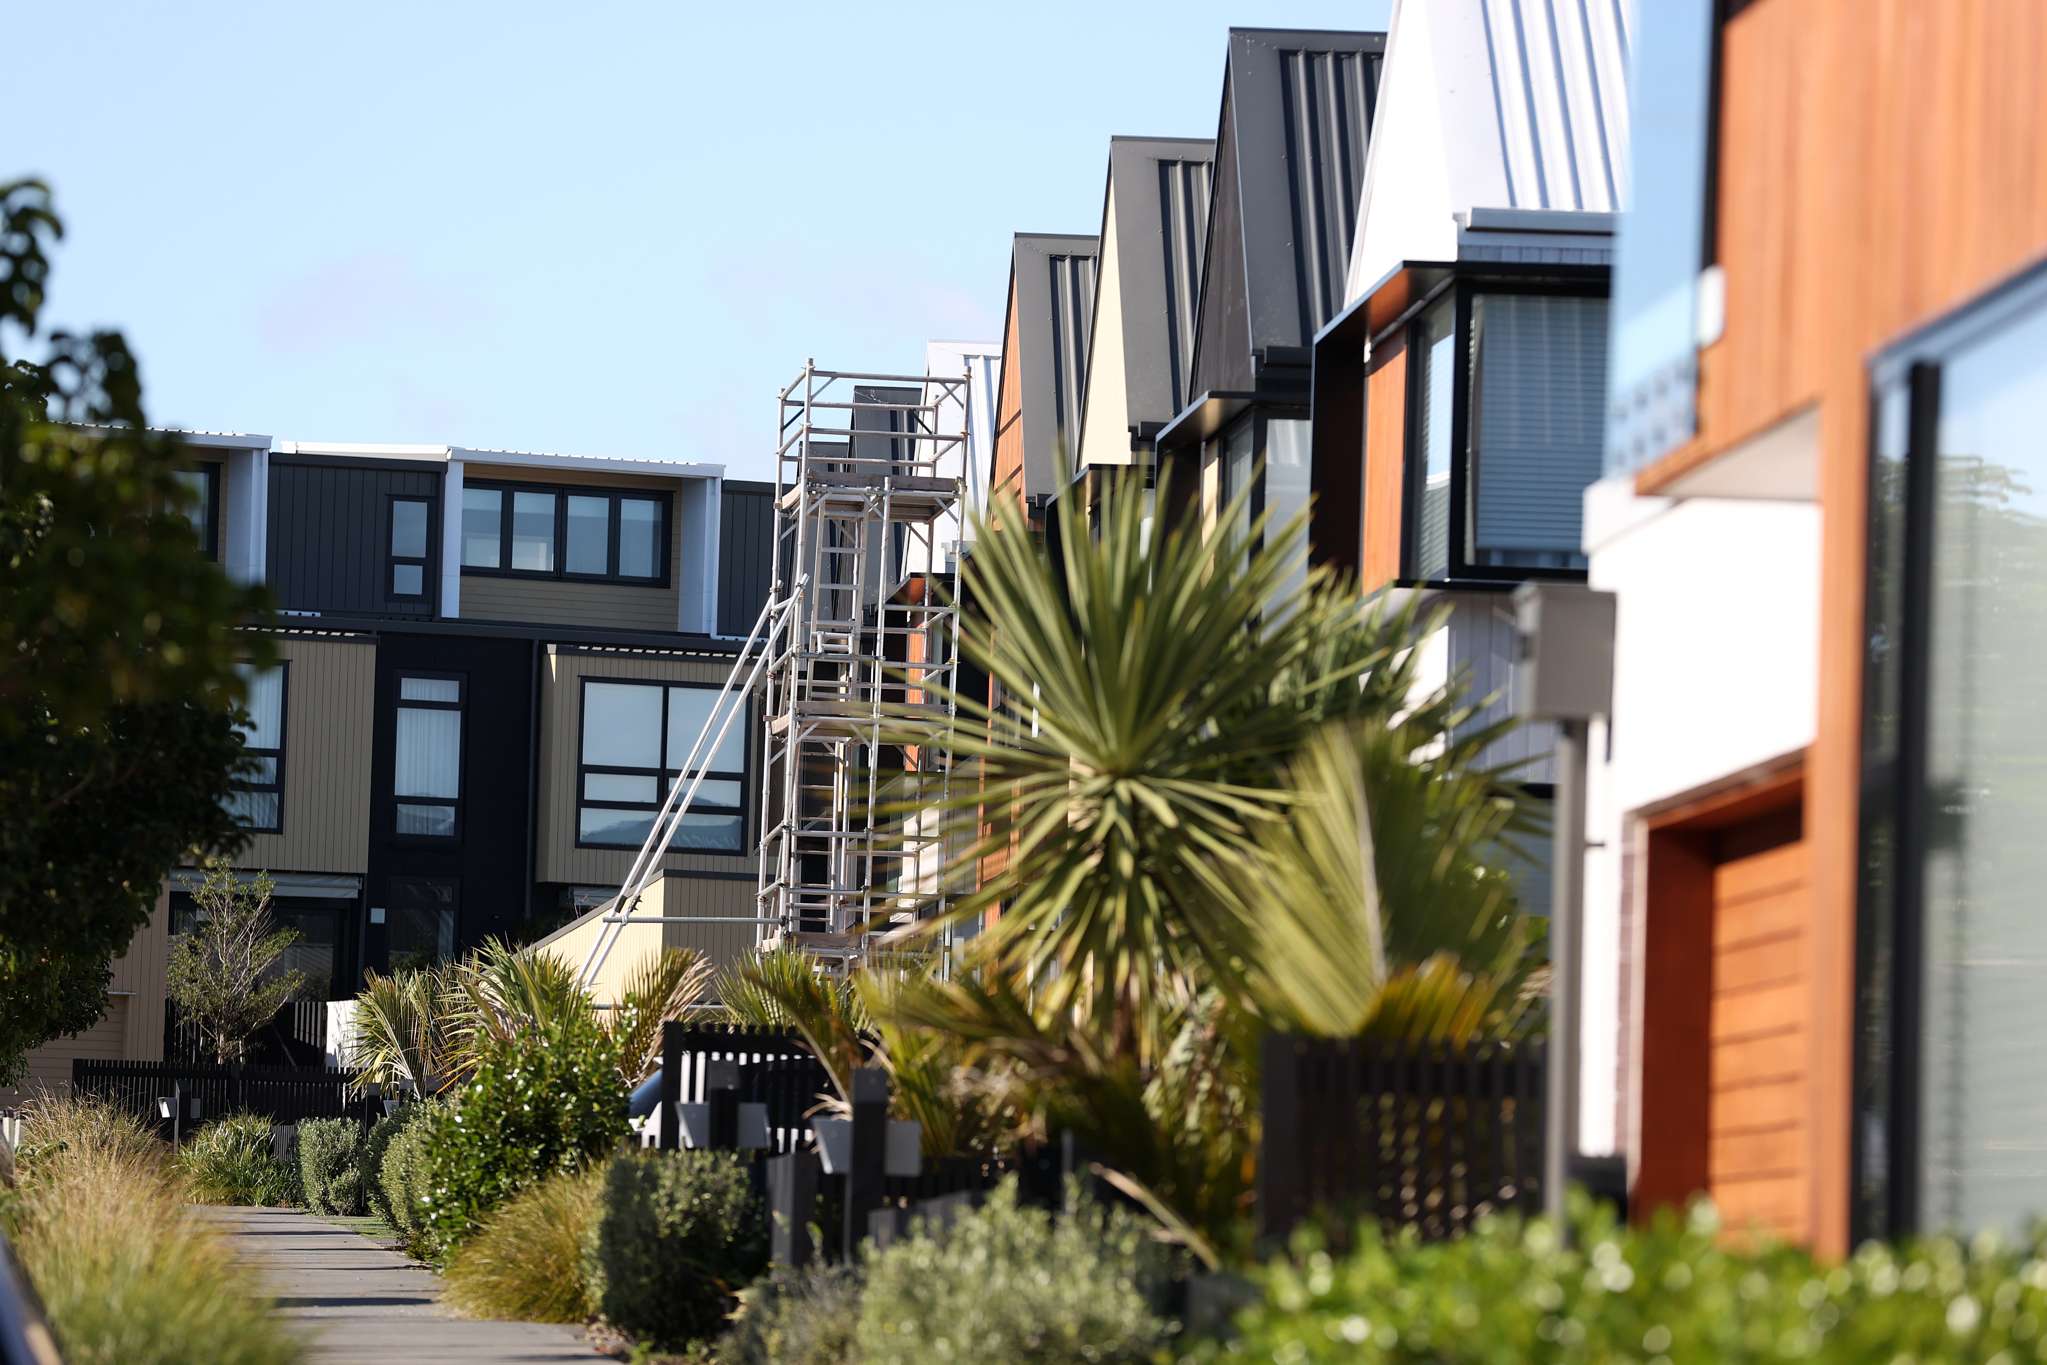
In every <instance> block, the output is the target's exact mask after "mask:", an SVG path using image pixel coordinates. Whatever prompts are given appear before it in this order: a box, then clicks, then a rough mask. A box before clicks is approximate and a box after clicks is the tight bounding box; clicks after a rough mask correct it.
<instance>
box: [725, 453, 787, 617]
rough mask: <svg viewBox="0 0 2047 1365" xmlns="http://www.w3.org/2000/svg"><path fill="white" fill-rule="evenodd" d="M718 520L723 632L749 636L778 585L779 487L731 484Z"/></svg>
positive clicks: (741, 483)
mask: <svg viewBox="0 0 2047 1365" xmlns="http://www.w3.org/2000/svg"><path fill="white" fill-rule="evenodd" d="M718 518H719V523H720V531H719V537H720V538H719V542H718V633H719V634H720V635H744V634H746V633H747V632H748V631H750V630H752V629H753V623H754V621H755V619H756V618H758V617H759V616H760V614H761V607H762V605H763V604H765V603H766V602H767V600H768V590H769V588H771V587H772V586H773V580H774V574H773V563H772V560H773V556H774V550H775V546H774V540H775V486H774V485H773V484H771V483H750V482H741V481H738V480H734V479H727V480H726V481H725V497H724V501H723V503H722V504H721V505H720V507H719V512H718Z"/></svg>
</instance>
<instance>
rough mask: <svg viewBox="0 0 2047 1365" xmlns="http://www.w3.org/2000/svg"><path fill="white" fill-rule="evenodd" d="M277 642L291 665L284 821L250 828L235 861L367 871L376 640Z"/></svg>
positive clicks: (269, 867)
mask: <svg viewBox="0 0 2047 1365" xmlns="http://www.w3.org/2000/svg"><path fill="white" fill-rule="evenodd" d="M277 644H278V654H279V657H280V658H281V659H282V660H283V661H284V662H285V663H286V664H287V665H288V668H287V670H286V675H285V697H284V811H283V820H282V823H283V826H284V828H283V830H282V832H280V833H277V834H256V835H252V836H250V838H249V842H248V843H247V844H245V845H244V846H243V848H242V851H241V852H240V853H238V854H237V855H236V856H235V859H234V862H235V865H236V866H237V867H245V868H252V869H261V870H266V871H272V872H354V873H364V872H367V871H368V870H369V842H370V753H371V750H372V749H373V748H374V746H375V741H376V681H377V650H376V643H375V641H374V640H372V639H370V638H369V637H367V636H363V637H359V638H350V639H311V638H299V637H292V636H280V637H278V641H277Z"/></svg>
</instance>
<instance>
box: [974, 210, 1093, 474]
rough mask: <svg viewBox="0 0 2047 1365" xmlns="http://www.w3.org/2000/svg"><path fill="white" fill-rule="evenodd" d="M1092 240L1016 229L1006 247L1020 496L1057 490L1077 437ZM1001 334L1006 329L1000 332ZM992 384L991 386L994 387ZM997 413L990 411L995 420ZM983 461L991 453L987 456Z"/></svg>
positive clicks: (1007, 359)
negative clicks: (1020, 465)
mask: <svg viewBox="0 0 2047 1365" xmlns="http://www.w3.org/2000/svg"><path fill="white" fill-rule="evenodd" d="M1099 244H1100V239H1099V238H1095V237H1089V236H1082V235H1079V234H1072V233H1054V232H1019V233H1018V234H1016V239H1015V242H1014V244H1013V246H1012V248H1011V253H1010V265H1009V278H1010V298H1011V300H1012V306H1013V308H1014V309H1015V313H1014V316H1013V317H1012V318H1010V319H1009V322H1011V323H1013V324H1014V326H1015V335H1016V339H1017V344H1016V350H1015V352H1014V353H1009V352H1005V353H1004V355H1003V357H1002V364H1003V367H1004V369H1005V370H1007V369H1008V368H1009V367H1011V366H1015V367H1016V374H1017V377H1018V379H1019V380H1021V383H1020V385H1019V386H1018V387H1017V390H1016V391H1017V393H1018V394H1019V401H1020V404H1021V412H1020V414H1019V415H1020V416H1021V418H1022V424H1023V474H1024V488H1023V491H1024V496H1025V497H1038V496H1042V495H1049V494H1052V493H1055V492H1057V491H1058V489H1059V487H1060V485H1061V484H1063V483H1064V482H1065V479H1064V476H1063V472H1062V471H1063V469H1064V467H1065V465H1066V464H1067V463H1068V462H1069V461H1070V460H1071V459H1072V451H1073V450H1074V448H1075V446H1076V444H1077V443H1078V441H1079V439H1080V397H1081V389H1082V386H1083V384H1084V382H1085V377H1086V374H1087V349H1088V333H1089V328H1090V323H1091V322H1092V320H1093V316H1094V299H1095V257H1096V253H1097V249H1098V247H1099ZM1008 334H1009V328H1008V326H1005V328H1004V335H1008ZM1002 387H1003V385H1002V384H1000V383H998V385H997V389H998V391H1000V390H1001V388H1002ZM1004 416H1005V414H997V419H996V420H997V422H998V423H1000V422H1001V421H1002V419H1003V417H1004ZM991 458H993V457H992V454H991Z"/></svg>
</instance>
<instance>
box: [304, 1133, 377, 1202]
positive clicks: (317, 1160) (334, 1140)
mask: <svg viewBox="0 0 2047 1365" xmlns="http://www.w3.org/2000/svg"><path fill="white" fill-rule="evenodd" d="M363 1146H364V1133H363V1126H362V1125H361V1124H360V1123H357V1122H356V1121H355V1120H354V1119H307V1120H305V1121H304V1122H303V1123H301V1124H299V1182H300V1184H301V1186H302V1187H303V1188H304V1189H305V1194H306V1207H307V1208H309V1209H311V1210H312V1211H313V1212H314V1213H326V1214H335V1215H338V1216H341V1217H351V1216H353V1215H355V1214H359V1213H361V1212H362V1211H363Z"/></svg>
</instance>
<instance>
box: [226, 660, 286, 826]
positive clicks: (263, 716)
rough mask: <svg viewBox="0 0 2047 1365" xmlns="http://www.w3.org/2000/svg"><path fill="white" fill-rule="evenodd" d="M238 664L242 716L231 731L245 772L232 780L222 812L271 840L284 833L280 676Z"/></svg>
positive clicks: (280, 668) (270, 670) (281, 672)
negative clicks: (237, 735)
mask: <svg viewBox="0 0 2047 1365" xmlns="http://www.w3.org/2000/svg"><path fill="white" fill-rule="evenodd" d="M285 667H286V665H284V664H278V665H277V666H276V667H275V668H264V669H257V668H251V667H250V666H248V665H246V664H244V665H243V666H242V668H241V674H242V681H243V682H244V683H245V684H246V685H247V687H248V694H249V695H248V700H247V702H246V703H245V704H244V705H245V709H246V710H247V713H248V714H247V716H246V718H245V719H243V720H242V721H241V722H240V723H239V725H238V726H237V728H238V729H239V730H240V731H241V734H242V755H243V758H244V760H245V761H246V763H247V766H246V767H245V768H244V769H243V770H242V772H241V774H240V775H239V776H238V777H236V778H235V782H234V789H233V790H232V791H230V792H229V793H228V798H227V808H228V810H229V812H231V813H232V814H233V815H234V817H235V819H236V820H237V821H238V822H239V823H240V824H241V826H242V828H243V829H247V830H254V831H256V832H258V833H267V834H275V833H278V832H279V831H280V830H282V829H283V828H284V670H285Z"/></svg>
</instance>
